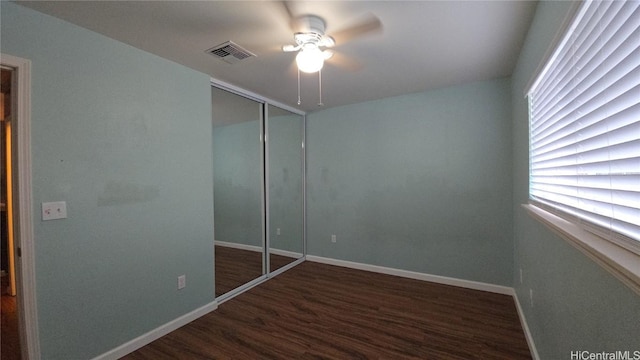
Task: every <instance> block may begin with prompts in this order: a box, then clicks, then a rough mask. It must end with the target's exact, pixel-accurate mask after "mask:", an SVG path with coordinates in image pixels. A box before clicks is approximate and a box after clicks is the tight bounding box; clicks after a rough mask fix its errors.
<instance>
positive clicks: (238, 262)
mask: <svg viewBox="0 0 640 360" xmlns="http://www.w3.org/2000/svg"><path fill="white" fill-rule="evenodd" d="M262 259H263V254H262V253H261V252H258V251H250V250H242V249H236V248H231V247H228V246H219V245H216V247H215V264H216V265H215V266H216V269H215V274H216V275H215V279H216V280H215V281H216V296H220V295H222V294H226V293H227V292H229V291H231V290H233V289H235V288H237V287H238V286H241V285H244V284H246V283H248V282H249V281H251V280H253V279H256V278H258V277H260V276H261V275H262ZM295 260H296V259H294V258H291V257H286V256H281V255H275V254H269V262H270V265H271V271H274V270H277V269H279V268H281V267H283V266H285V265H287V264H289V263H291V262H293V261H295Z"/></svg>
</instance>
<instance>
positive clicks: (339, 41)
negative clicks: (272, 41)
mask: <svg viewBox="0 0 640 360" xmlns="http://www.w3.org/2000/svg"><path fill="white" fill-rule="evenodd" d="M281 3H282V5H283V7H284V9H285V11H286V13H287V15H288V17H289V25H290V27H291V29H292V30H293V31H294V34H293V39H294V41H295V45H294V44H287V45H284V46H282V51H283V52H286V53H289V52H298V54H297V55H296V65H297V68H298V105H300V103H301V101H300V71H302V72H305V73H316V72H317V73H318V84H319V88H320V101H319V102H318V106H322V105H323V104H322V73H321V70H322V68H323V66H324V62H325V61H326V60H330V59H335V58H334V55H336V53H335V52H334V51H333V50H329V49H326V48H332V47H334V46H337V45H343V44H344V43H346V42H348V41H350V40H353V39H355V38H357V37H360V36H363V35H366V34H368V33H372V32H375V31H378V30H380V29H382V23H381V22H380V19H379V18H378V17H376V16H375V15H373V14H368V15H367V16H365V17H362V18H360V19H358V20H357V21H355V22H352V23H351V24H350V26H347V27H346V28H344V29H342V30H340V31H337V32H336V33H334V34H333V36H331V35H328V34H327V33H326V28H327V27H326V22H325V21H324V19H322V18H321V17H319V16H316V15H312V14H307V15H301V16H293V15H292V12H291V9H290V7H289V5H288V2H287V1H282V2H281ZM340 59H341V61H336V62H335V63H336V65H343V66H346V67H348V68H351V69H355V68H358V67H359V66H355V65H354V64H356V62H354V61H350V60H348V59H347V58H346V57H340Z"/></svg>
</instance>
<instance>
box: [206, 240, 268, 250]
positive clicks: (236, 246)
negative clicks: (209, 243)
mask: <svg viewBox="0 0 640 360" xmlns="http://www.w3.org/2000/svg"><path fill="white" fill-rule="evenodd" d="M214 245H216V246H224V247H228V248H233V249H240V250H248V251H255V252H262V246H257V245H247V244H239V243H234V242H228V241H220V240H216V241H214Z"/></svg>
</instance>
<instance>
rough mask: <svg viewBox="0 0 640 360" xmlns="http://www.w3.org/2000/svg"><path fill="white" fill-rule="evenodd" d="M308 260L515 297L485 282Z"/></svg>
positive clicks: (315, 258) (508, 290) (317, 258)
mask: <svg viewBox="0 0 640 360" xmlns="http://www.w3.org/2000/svg"><path fill="white" fill-rule="evenodd" d="M306 259H307V260H309V261H313V262H318V263H323V264H328V265H336V266H342V267H347V268H351V269H358V270H365V271H371V272H376V273H380V274H387V275H395V276H400V277H405V278H409V279H415V280H423V281H430V282H434V283H438V284H444V285H452V286H458V287H462V288H467V289H473V290H481V291H488V292H492V293H497V294H503V295H513V288H511V287H508V286H502V285H494V284H487V283H483V282H477V281H470V280H462V279H456V278H450V277H446V276H440V275H431V274H425V273H419V272H415V271H408V270H401V269H394V268H388V267H384V266H378V265H369V264H363V263H357V262H352V261H346V260H337V259H331V258H325V257H320V256H314V255H307V257H306Z"/></svg>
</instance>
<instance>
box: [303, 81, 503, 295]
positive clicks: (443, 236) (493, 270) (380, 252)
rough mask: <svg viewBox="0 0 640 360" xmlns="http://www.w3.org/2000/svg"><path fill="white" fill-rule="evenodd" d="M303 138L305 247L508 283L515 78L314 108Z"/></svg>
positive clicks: (322, 253)
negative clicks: (333, 238)
mask: <svg viewBox="0 0 640 360" xmlns="http://www.w3.org/2000/svg"><path fill="white" fill-rule="evenodd" d="M307 144H308V146H307V159H308V164H309V166H308V174H307V181H308V199H307V200H308V208H307V217H308V228H307V242H308V253H309V254H311V255H318V256H323V257H329V258H335V259H342V260H348V261H355V262H361V263H367V264H373V265H380V266H386V267H392V268H398V269H404V270H410V271H418V272H423V273H428V274H434V275H442V276H449V277H454V278H459V279H465V280H473V281H480V282H486V283H491V284H498V285H507V286H511V285H512V273H513V239H512V220H511V211H512V210H511V203H512V200H511V185H512V179H511V163H512V159H511V95H510V81H509V79H501V80H493V81H485V82H478V83H472V84H466V85H460V86H454V87H451V88H446V89H442V90H436V91H431V92H425V93H418V94H410V95H404V96H399V97H394V98H388V99H383V100H377V101H371V102H366V103H361V104H356V105H350V106H345V107H340V108H333V109H327V110H324V111H320V112H317V113H313V114H311V115H309V116H308V124H307ZM332 234H335V235H336V236H337V242H336V243H331V235H332Z"/></svg>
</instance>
